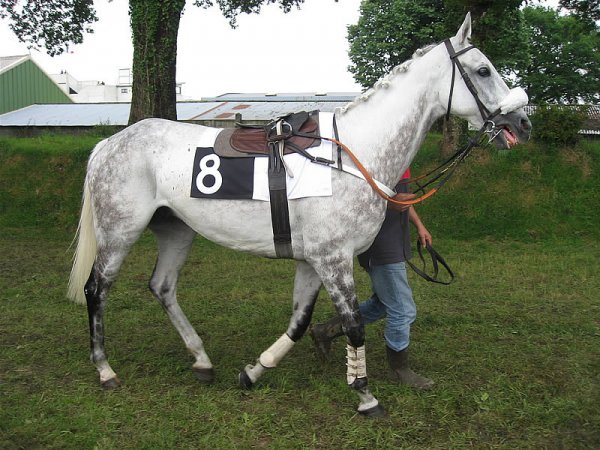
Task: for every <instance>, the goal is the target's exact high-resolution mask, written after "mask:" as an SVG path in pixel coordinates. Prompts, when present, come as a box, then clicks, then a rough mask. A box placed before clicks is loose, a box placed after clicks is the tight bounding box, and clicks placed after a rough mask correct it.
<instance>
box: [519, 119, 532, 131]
mask: <svg viewBox="0 0 600 450" xmlns="http://www.w3.org/2000/svg"><path fill="white" fill-rule="evenodd" d="M521 128H523V129H524V130H529V129H530V128H531V122H530V121H529V119H521Z"/></svg>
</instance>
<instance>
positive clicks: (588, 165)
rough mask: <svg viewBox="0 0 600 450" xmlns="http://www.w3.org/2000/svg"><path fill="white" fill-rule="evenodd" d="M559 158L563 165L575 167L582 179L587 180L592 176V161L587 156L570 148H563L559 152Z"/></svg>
mask: <svg viewBox="0 0 600 450" xmlns="http://www.w3.org/2000/svg"><path fill="white" fill-rule="evenodd" d="M560 158H561V160H562V161H563V162H564V163H565V164H568V165H571V166H575V167H577V168H578V169H579V170H580V171H581V176H582V177H583V178H584V179H588V178H590V177H591V176H592V174H593V170H592V161H591V159H590V155H589V154H587V153H584V152H581V151H577V150H573V149H570V148H564V149H562V150H561V151H560Z"/></svg>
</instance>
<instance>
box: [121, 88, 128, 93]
mask: <svg viewBox="0 0 600 450" xmlns="http://www.w3.org/2000/svg"><path fill="white" fill-rule="evenodd" d="M128 92H129V89H127V88H121V94H127V93H128Z"/></svg>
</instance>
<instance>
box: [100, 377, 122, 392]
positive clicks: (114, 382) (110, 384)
mask: <svg viewBox="0 0 600 450" xmlns="http://www.w3.org/2000/svg"><path fill="white" fill-rule="evenodd" d="M101 384H102V388H103V389H106V390H107V391H110V390H112V389H116V388H118V387H119V386H121V380H119V379H118V378H117V377H114V378H109V379H108V380H105V381H103V382H102V383H101Z"/></svg>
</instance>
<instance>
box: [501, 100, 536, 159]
mask: <svg viewBox="0 0 600 450" xmlns="http://www.w3.org/2000/svg"><path fill="white" fill-rule="evenodd" d="M494 123H495V127H494V130H495V136H494V139H493V141H494V144H496V147H498V148H505V149H506V148H511V147H513V146H515V145H517V144H520V143H523V142H527V141H528V140H529V138H530V137H531V121H530V120H529V117H527V114H525V112H524V111H523V109H518V110H517V111H513V112H510V113H508V114H502V115H500V116H498V117H497V118H496V120H495V121H494Z"/></svg>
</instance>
